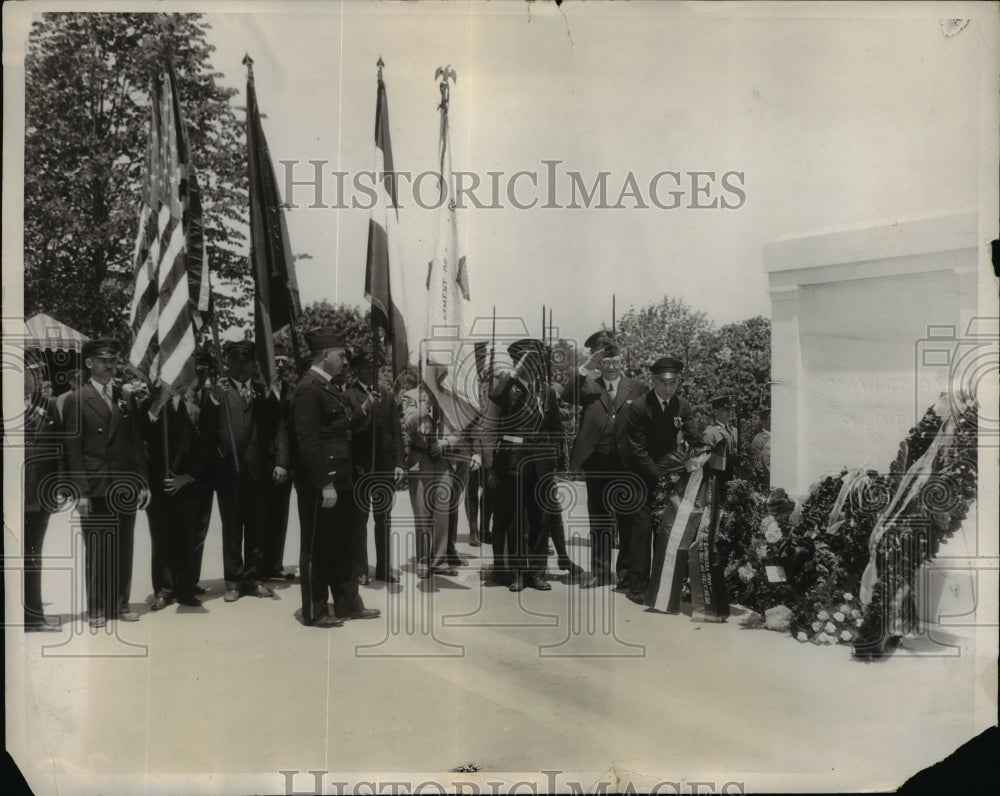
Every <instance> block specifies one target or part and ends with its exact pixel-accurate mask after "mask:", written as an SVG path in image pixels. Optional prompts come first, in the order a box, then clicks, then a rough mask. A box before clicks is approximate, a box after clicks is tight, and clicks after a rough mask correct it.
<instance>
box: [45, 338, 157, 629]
mask: <svg viewBox="0 0 1000 796" xmlns="http://www.w3.org/2000/svg"><path fill="white" fill-rule="evenodd" d="M81 359H83V362H84V365H85V367H86V368H87V371H88V372H89V373H90V379H89V381H88V382H87V383H86V384H85V385H84V386H83V387H81V388H80V389H79V390H75V391H74V392H72V393H70V395H69V398H67V399H66V403H65V404H64V406H63V411H64V415H65V416H64V419H63V429H64V431H65V434H66V462H65V464H66V470H67V476H68V477H69V478H70V479H71V480H72V481H73V482H74V484H75V485H76V489H77V491H78V495H79V497H78V499H77V504H76V510H77V512H78V513H79V515H80V518H81V519H80V524H81V526H82V529H83V535H84V537H83V538H84V544H85V547H86V570H87V611H88V615H89V619H90V624H91V626H92V627H103V626H104V625H105V624H106V622H107V620H108V619H115V618H117V619H120V620H122V621H124V622H137V621H138V620H139V615H138V614H137V613H135V612H134V611H132V610H131V609H130V608H129V605H128V598H127V597H126V596H125V595H126V593H127V591H128V584H129V583H130V582H131V580H132V549H133V538H134V536H133V535H134V531H135V513H136V511H137V510H142V509H144V508H145V507H146V505H147V504H148V501H149V489H148V486H147V485H148V484H149V466H148V461H147V458H146V450H145V445H144V442H143V438H142V432H141V429H140V428H139V425H138V422H139V421H138V411H137V407H136V404H135V400H134V399H133V397H132V395H131V394H130V393H128V392H126V391H123V390H122V389H121V387H119V386H117V385H116V384H115V383H114V382H113V381H112V378H113V376H114V373H115V369H116V367H117V365H118V362H119V348H118V344H117V343H116V342H115V341H114V340H110V339H98V340H90V341H88V342H87V343H85V344H84V346H83V350H82V352H81ZM135 477H138V478H139V479H140V481H141V482H142V484H143V485H142V486H141V487H139V488H138V489H135V488H134V487H135V484H134V483H133V482H131V481H130V480H129V479H130V478H135ZM123 484H124V485H125V487H126V488H120V487H121V486H122V485H123Z"/></svg>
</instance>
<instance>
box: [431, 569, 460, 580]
mask: <svg viewBox="0 0 1000 796" xmlns="http://www.w3.org/2000/svg"><path fill="white" fill-rule="evenodd" d="M431 572H433V573H434V574H435V575H447V576H448V577H449V578H453V577H455V575H457V574H458V570H457V569H455V568H454V567H435V568H434V569H432V570H431Z"/></svg>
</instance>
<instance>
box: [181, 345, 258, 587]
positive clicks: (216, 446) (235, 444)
mask: <svg viewBox="0 0 1000 796" xmlns="http://www.w3.org/2000/svg"><path fill="white" fill-rule="evenodd" d="M223 356H224V359H225V365H226V369H227V372H228V373H227V376H226V377H225V378H222V379H220V380H219V382H218V383H217V384H215V385H214V386H213V387H212V389H211V390H210V391H209V393H208V400H207V401H205V402H204V403H203V404H202V409H201V418H200V426H201V432H202V434H204V435H205V437H206V445H207V446H208V448H209V450H210V451H211V452H212V454H213V462H212V468H213V471H214V478H215V484H216V489H217V494H218V499H219V513H220V515H221V516H222V565H223V571H224V576H225V579H226V593H225V596H224V599H225V601H226V602H235V601H236V600H238V599H240V597H241V596H243V595H247V594H249V595H254V596H256V597H273V596H274V594H273V592H272V591H271V590H270V589H268V588H267V587H266V586H265V585H264V581H265V579H266V578H267V574H268V573H266V572H265V571H264V560H263V550H264V521H265V519H266V514H265V512H266V508H267V506H266V496H267V493H266V491H265V490H266V489H267V485H266V479H270V478H273V477H276V474H275V473H272V472H271V470H269V469H268V465H269V464H270V459H269V456H268V450H267V448H268V446H269V445H270V441H269V439H268V438H267V434H266V432H265V430H264V423H265V418H266V412H267V411H268V407H267V406H266V404H267V400H268V399H267V391H266V388H265V387H264V385H263V384H260V383H259V382H256V381H255V380H254V379H253V372H254V346H253V343H252V342H251V341H250V340H239V341H235V342H233V341H230V342H227V343H226V345H225V348H224V349H223Z"/></svg>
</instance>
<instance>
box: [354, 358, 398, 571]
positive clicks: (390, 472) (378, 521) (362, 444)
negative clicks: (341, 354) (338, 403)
mask: <svg viewBox="0 0 1000 796" xmlns="http://www.w3.org/2000/svg"><path fill="white" fill-rule="evenodd" d="M351 370H353V371H354V375H355V377H356V378H355V380H354V382H353V384H351V385H350V386H349V387H348V388H347V394H348V396H349V397H350V398H351V401H352V402H353V403H354V404H355V405H356V406H357V407H359V409H358V411H360V406H361V405H362V404H363V403H364V402H365V401H366V400H368V399H369V398H372V397H373V396H374V397H375V400H376V404H375V406H373V408H372V411H371V412H369V413H368V414H367V415H365V414H364V413H361V414H362V417H363V420H362V422H361V424H360V425H359V426H358V427H357V429H356V430H355V431H354V435H353V440H352V443H351V451H352V455H353V457H354V476H355V478H356V479H357V480H361V479H365V480H366V485H365V487H364V488H362V489H358V490H355V491H354V500H355V505H354V517H353V522H354V534H355V540H354V550H355V566H356V568H357V570H358V578H359V582H360V583H361V585H362V586H364V585H367V584H368V583H369V576H368V518H369V516H370V515H371V514H372V513H373V512H372V498H373V496H375V497H376V498H377V499H379V498H381V497H384V495H385V494H389V495H391V496H392V500H391V501H389V502H387V503H386V504H385V505H384V506H383V507H379V508H378V510H377V511H375V512H374V515H375V579H376V580H381V581H385V582H386V583H398V582H399V578H398V577H396V575H394V574H393V572H392V566H391V562H390V561H389V535H390V531H391V520H390V515H391V513H392V506H393V505H394V504H395V495H396V485H397V484H399V483H400V482H401V481H402V479H403V475H404V472H405V471H404V469H403V465H404V464H405V453H404V450H403V431H402V428H401V426H400V420H399V410H398V408H397V406H396V400H395V398H393V395H392V390H388V389H378V387H377V386H376V379H377V377H376V374H375V358H374V356H373V355H372V351H371V350H370V349H363V350H359V351H358V352H357V353H356V354H355V355H354V356H353V357H352V358H351ZM373 439H374V442H373ZM373 446H374V450H373ZM373 455H374V458H373ZM383 493H384V494H383ZM379 502H381V500H379Z"/></svg>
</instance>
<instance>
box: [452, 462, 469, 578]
mask: <svg viewBox="0 0 1000 796" xmlns="http://www.w3.org/2000/svg"><path fill="white" fill-rule="evenodd" d="M452 468H453V469H452V473H453V475H454V478H453V479H452V481H451V483H452V489H454V490H455V494H454V495H452V496H451V498H450V501H449V512H448V560H449V562H450V563H452V564H454V563H456V562H457V561H458V558H459V556H458V548H457V547H456V546H455V545H456V543H457V542H458V507H459V506H461V505H462V503H463V495H464V493H465V491H466V488H467V486H468V483H469V472H470V470H469V465H468V463H467V462H459V463H457V464H455V465H452Z"/></svg>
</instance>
